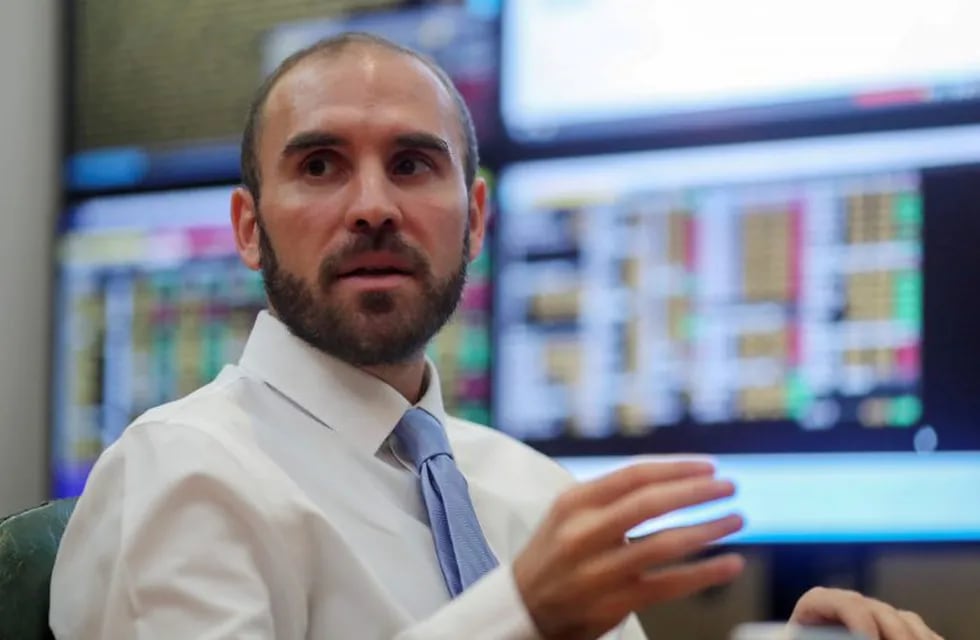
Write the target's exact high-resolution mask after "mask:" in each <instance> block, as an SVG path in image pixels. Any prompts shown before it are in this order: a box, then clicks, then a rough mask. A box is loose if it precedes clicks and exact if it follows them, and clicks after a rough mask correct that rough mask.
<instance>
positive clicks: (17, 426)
mask: <svg viewBox="0 0 980 640" xmlns="http://www.w3.org/2000/svg"><path fill="white" fill-rule="evenodd" d="M59 5H60V3H59V2H58V1H57V0H4V1H3V2H2V3H0V514H3V513H8V512H10V511H13V510H15V509H20V508H23V507H25V506H28V505H30V504H32V503H35V502H38V501H40V500H41V499H43V498H44V496H45V493H46V487H45V483H46V474H45V471H46V464H45V451H44V449H45V443H46V439H47V386H48V380H47V372H48V354H49V350H48V334H49V331H48V327H49V323H50V302H49V301H50V287H49V283H50V280H51V240H50V239H51V228H52V221H53V220H54V214H55V211H56V209H57V206H58V200H59V193H58V190H59V187H58V179H57V166H58V147H59V136H60V133H59V131H60V127H59V125H60V118H61V116H60V108H61V107H60V95H59V94H60V88H59V84H60V81H59V73H58V69H59V66H60V60H59V55H60V54H59V53H58V51H59V45H60V36H59V14H58V7H59Z"/></svg>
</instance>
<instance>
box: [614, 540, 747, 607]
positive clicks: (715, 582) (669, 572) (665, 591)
mask: <svg viewBox="0 0 980 640" xmlns="http://www.w3.org/2000/svg"><path fill="white" fill-rule="evenodd" d="M744 568H745V560H744V559H743V558H742V557H741V556H740V555H738V554H735V553H727V554H724V555H720V556H716V557H713V558H708V559H706V560H698V561H696V562H691V563H686V564H682V565H677V566H673V567H668V568H664V569H660V570H658V571H653V572H650V573H648V574H646V575H644V576H642V577H640V578H637V579H636V580H635V581H632V582H630V583H629V584H627V585H626V586H625V587H623V588H620V589H616V590H614V591H613V592H612V593H610V594H609V595H608V596H606V597H605V598H602V599H601V600H600V601H599V603H598V604H599V606H600V607H601V608H603V609H607V610H610V611H614V612H617V613H619V612H621V615H622V616H625V615H626V614H627V613H628V612H630V611H636V610H638V609H640V608H642V607H645V606H647V605H649V604H650V603H651V602H663V601H666V600H675V599H678V598H684V597H686V596H690V595H693V594H695V593H699V592H701V591H704V590H705V589H708V588H710V587H716V586H720V585H723V584H728V583H729V582H731V581H732V580H734V579H735V578H737V577H738V575H739V574H740V573H741V572H742V569H744Z"/></svg>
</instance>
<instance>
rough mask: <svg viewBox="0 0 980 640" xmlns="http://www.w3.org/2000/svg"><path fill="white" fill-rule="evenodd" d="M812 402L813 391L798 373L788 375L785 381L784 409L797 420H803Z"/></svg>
mask: <svg viewBox="0 0 980 640" xmlns="http://www.w3.org/2000/svg"><path fill="white" fill-rule="evenodd" d="M811 404H813V392H812V391H811V389H810V387H809V385H807V383H806V381H805V380H804V379H803V376H801V375H800V374H799V373H793V374H792V375H790V377H789V380H788V381H787V383H786V410H787V411H788V412H789V415H790V416H791V417H792V418H793V419H794V420H797V421H801V420H803V418H804V417H805V416H806V411H807V409H809V407H810V405H811Z"/></svg>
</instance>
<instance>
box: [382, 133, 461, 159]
mask: <svg viewBox="0 0 980 640" xmlns="http://www.w3.org/2000/svg"><path fill="white" fill-rule="evenodd" d="M395 144H396V145H397V146H399V147H401V148H403V149H427V150H429V151H435V152H437V153H440V154H442V155H444V156H446V157H449V156H451V155H452V154H451V153H450V151H449V143H448V142H446V141H445V140H443V139H442V138H440V137H439V136H436V135H433V134H431V133H425V132H424V131H416V132H413V133H406V134H402V135H400V136H397V137H396V138H395Z"/></svg>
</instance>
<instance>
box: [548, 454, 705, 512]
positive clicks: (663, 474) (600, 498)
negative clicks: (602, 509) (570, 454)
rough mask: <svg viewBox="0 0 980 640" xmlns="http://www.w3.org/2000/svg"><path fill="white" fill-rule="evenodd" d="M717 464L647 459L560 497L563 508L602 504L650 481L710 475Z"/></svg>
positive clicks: (559, 501) (650, 483)
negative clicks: (649, 460) (650, 460)
mask: <svg viewBox="0 0 980 640" xmlns="http://www.w3.org/2000/svg"><path fill="white" fill-rule="evenodd" d="M714 472H715V468H714V465H712V464H711V463H709V462H700V461H691V460H685V461H679V462H644V463H640V464H634V465H630V466H629V467H626V468H624V469H620V470H619V471H616V472H614V473H610V474H609V475H607V476H603V477H601V478H599V479H597V480H593V481H591V482H586V483H583V484H581V485H579V486H578V487H576V488H575V489H573V490H571V491H568V492H567V493H565V494H564V495H563V496H562V497H561V498H559V500H558V506H559V508H560V509H561V508H563V507H564V510H574V509H578V508H581V507H583V506H594V507H595V506H602V505H605V504H608V503H609V502H612V501H613V500H616V499H617V498H620V497H621V496H623V495H625V494H628V493H630V492H632V491H635V490H636V489H639V488H641V487H644V486H646V485H652V484H658V483H661V482H669V481H671V480H678V479H680V478H690V477H695V476H710V475H712V474H714Z"/></svg>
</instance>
